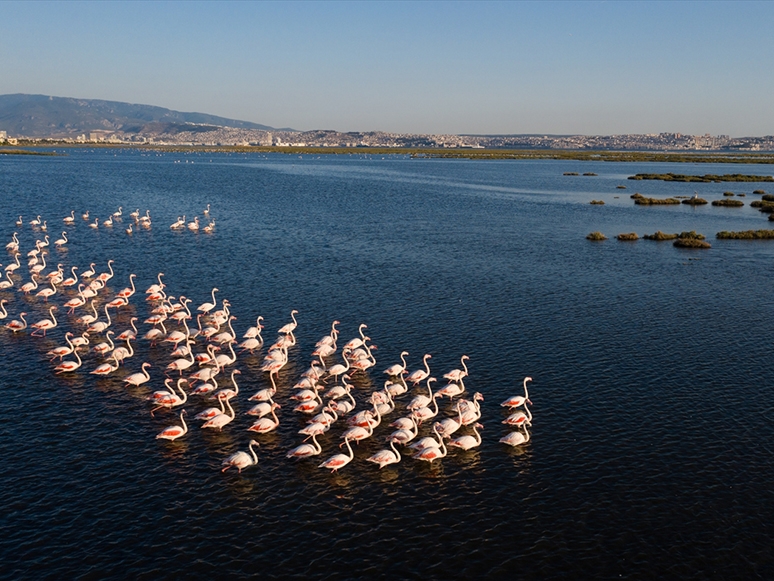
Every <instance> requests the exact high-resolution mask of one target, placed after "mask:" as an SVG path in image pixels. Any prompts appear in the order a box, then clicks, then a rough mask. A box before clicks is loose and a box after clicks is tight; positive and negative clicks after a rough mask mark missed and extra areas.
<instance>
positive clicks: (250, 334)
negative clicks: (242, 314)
mask: <svg viewBox="0 0 774 581" xmlns="http://www.w3.org/2000/svg"><path fill="white" fill-rule="evenodd" d="M261 321H263V317H258V318H257V319H256V320H255V326H254V327H249V328H248V329H247V331H245V334H244V335H242V339H257V338H260V336H261V329H263V325H262V324H261ZM261 344H263V341H261Z"/></svg>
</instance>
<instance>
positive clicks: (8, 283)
mask: <svg viewBox="0 0 774 581" xmlns="http://www.w3.org/2000/svg"><path fill="white" fill-rule="evenodd" d="M16 256H17V258H18V256H19V255H18V254H17V255H16ZM10 266H13V265H10ZM11 272H12V271H10V270H7V269H6V271H5V277H6V278H7V279H8V280H3V281H0V290H5V289H7V288H11V287H12V286H13V280H11Z"/></svg>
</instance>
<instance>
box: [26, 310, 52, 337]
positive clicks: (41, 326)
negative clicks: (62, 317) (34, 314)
mask: <svg viewBox="0 0 774 581" xmlns="http://www.w3.org/2000/svg"><path fill="white" fill-rule="evenodd" d="M56 309H57V307H56V305H51V308H50V309H49V310H48V312H49V313H50V314H51V319H41V320H40V321H38V322H37V323H33V324H32V325H31V326H32V328H33V329H35V330H34V331H33V332H32V333H30V335H32V336H35V334H36V333H37V332H38V331H43V336H44V337H45V336H46V331H50V330H51V329H53V328H54V327H56V325H57V322H56V317H54V311H55V310H56Z"/></svg>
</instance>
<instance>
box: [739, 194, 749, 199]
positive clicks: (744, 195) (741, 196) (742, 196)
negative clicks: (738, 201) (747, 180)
mask: <svg viewBox="0 0 774 581" xmlns="http://www.w3.org/2000/svg"><path fill="white" fill-rule="evenodd" d="M737 196H738V197H740V198H746V197H747V194H737Z"/></svg>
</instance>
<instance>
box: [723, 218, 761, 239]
mask: <svg viewBox="0 0 774 581" xmlns="http://www.w3.org/2000/svg"><path fill="white" fill-rule="evenodd" d="M769 220H771V216H769ZM772 221H774V220H772ZM715 238H717V239H718V240H774V230H742V231H740V232H729V231H727V230H723V231H722V232H718V233H717V234H715Z"/></svg>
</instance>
